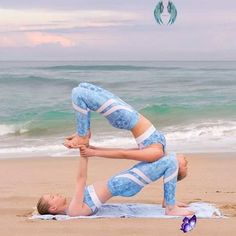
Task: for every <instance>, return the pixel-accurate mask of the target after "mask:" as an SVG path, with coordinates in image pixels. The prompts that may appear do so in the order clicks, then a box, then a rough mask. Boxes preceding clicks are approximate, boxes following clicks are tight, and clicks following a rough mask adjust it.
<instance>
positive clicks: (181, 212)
mask: <svg viewBox="0 0 236 236" xmlns="http://www.w3.org/2000/svg"><path fill="white" fill-rule="evenodd" d="M165 213H166V215H169V216H190V215H194V214H195V212H194V211H189V210H188V209H186V208H182V207H178V206H174V207H173V208H172V209H170V208H169V209H168V207H167V208H166V210H165Z"/></svg>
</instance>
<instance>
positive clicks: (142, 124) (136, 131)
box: [130, 114, 152, 138]
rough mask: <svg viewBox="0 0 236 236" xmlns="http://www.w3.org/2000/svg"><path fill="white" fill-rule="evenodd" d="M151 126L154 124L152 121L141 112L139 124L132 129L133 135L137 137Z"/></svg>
mask: <svg viewBox="0 0 236 236" xmlns="http://www.w3.org/2000/svg"><path fill="white" fill-rule="evenodd" d="M151 126H152V123H151V122H150V121H149V120H148V119H147V118H145V117H144V116H143V115H141V114H139V120H138V122H137V124H136V125H135V126H134V128H133V129H131V130H130V131H131V132H132V134H133V136H134V137H135V138H137V137H139V136H140V135H142V134H143V133H144V132H145V131H146V130H147V129H148V128H150V127H151Z"/></svg>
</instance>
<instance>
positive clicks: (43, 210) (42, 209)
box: [37, 197, 51, 215]
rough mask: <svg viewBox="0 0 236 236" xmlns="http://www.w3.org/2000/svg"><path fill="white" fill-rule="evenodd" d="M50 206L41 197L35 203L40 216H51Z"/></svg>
mask: <svg viewBox="0 0 236 236" xmlns="http://www.w3.org/2000/svg"><path fill="white" fill-rule="evenodd" d="M49 207H50V205H49V204H48V203H47V202H46V201H45V199H44V198H43V197H41V198H40V199H39V201H38V203H37V210H38V213H39V214H40V215H46V214H51V212H49Z"/></svg>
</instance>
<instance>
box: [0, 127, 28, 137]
mask: <svg viewBox="0 0 236 236" xmlns="http://www.w3.org/2000/svg"><path fill="white" fill-rule="evenodd" d="M26 132H28V130H27V129H25V128H23V127H20V126H16V125H5V124H0V136H3V135H7V134H15V133H19V134H23V133H26Z"/></svg>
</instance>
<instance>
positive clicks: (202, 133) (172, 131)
mask: <svg viewBox="0 0 236 236" xmlns="http://www.w3.org/2000/svg"><path fill="white" fill-rule="evenodd" d="M7 128H8V131H7V132H9V131H10V128H9V126H7ZM13 130H14V127H13ZM161 131H163V133H164V135H165V137H166V140H167V150H168V151H176V152H236V122H234V121H228V122H226V121H207V122H202V123H195V124H189V125H179V126H169V127H167V128H165V129H164V130H161ZM12 132H13V131H12ZM17 138H18V139H15V137H9V138H8V141H7V142H5V143H2V148H1V149H0V158H5V157H7V158H8V156H11V155H15V156H19V157H20V156H39V155H49V156H58V157H59V156H78V155H79V150H78V149H67V148H65V147H64V146H63V145H62V144H61V143H62V142H63V140H64V137H45V138H42V137H41V138H40V139H39V138H32V139H29V138H28V139H26V138H25V139H23V138H21V137H17ZM11 143H12V144H11ZM49 144H50V145H49ZM90 144H91V145H94V146H99V147H114V148H117V147H118V148H119V147H120V148H133V147H137V144H136V142H135V139H134V138H133V137H132V136H131V134H130V132H123V131H119V132H117V131H115V132H109V133H105V132H103V133H93V135H92V139H91V141H90ZM6 154H9V155H6Z"/></svg>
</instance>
